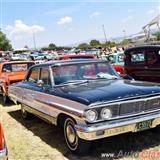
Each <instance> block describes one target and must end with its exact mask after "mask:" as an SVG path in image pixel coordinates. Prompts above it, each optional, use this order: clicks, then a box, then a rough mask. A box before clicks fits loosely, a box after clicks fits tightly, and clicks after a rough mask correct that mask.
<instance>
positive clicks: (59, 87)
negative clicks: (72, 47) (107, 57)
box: [9, 59, 160, 153]
mask: <svg viewBox="0 0 160 160" xmlns="http://www.w3.org/2000/svg"><path fill="white" fill-rule="evenodd" d="M9 97H10V98H11V99H12V100H13V101H14V102H16V103H17V102H19V103H21V104H22V109H21V111H22V117H23V118H27V116H28V115H29V114H30V113H32V114H35V115H37V116H38V117H41V118H42V119H44V120H47V121H49V122H51V123H52V124H54V125H58V126H60V127H61V128H62V129H63V132H64V137H65V141H66V144H67V146H68V148H69V149H70V150H71V151H72V152H74V153H82V152H86V151H87V150H88V149H89V146H90V144H91V141H92V140H96V139H101V138H105V137H110V136H114V135H118V134H122V133H126V132H137V131H142V130H145V129H150V128H153V127H156V126H158V125H159V124H160V85H158V84H156V83H149V82H138V81H133V80H126V79H121V78H120V77H119V76H118V75H117V73H116V72H115V70H114V69H113V68H112V67H111V65H109V64H108V63H106V62H105V61H103V60H98V59H88V60H87V59H84V60H68V61H53V62H46V63H43V64H38V65H35V66H33V67H31V68H30V70H29V71H28V74H27V75H26V78H25V80H24V81H22V82H19V83H17V84H13V85H11V86H10V87H9Z"/></svg>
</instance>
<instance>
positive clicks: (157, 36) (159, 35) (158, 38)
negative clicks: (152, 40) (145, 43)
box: [154, 32, 160, 41]
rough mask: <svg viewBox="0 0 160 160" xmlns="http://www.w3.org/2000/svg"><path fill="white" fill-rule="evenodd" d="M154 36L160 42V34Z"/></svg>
mask: <svg viewBox="0 0 160 160" xmlns="http://www.w3.org/2000/svg"><path fill="white" fill-rule="evenodd" d="M154 35H155V36H156V40H157V41H160V32H156V33H155V34H154Z"/></svg>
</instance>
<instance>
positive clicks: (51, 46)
mask: <svg viewBox="0 0 160 160" xmlns="http://www.w3.org/2000/svg"><path fill="white" fill-rule="evenodd" d="M55 48H56V45H55V44H54V43H50V44H49V45H48V49H51V50H52V49H55Z"/></svg>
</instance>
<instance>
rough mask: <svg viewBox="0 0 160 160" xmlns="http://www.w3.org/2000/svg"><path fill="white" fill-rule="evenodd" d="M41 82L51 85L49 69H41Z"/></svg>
mask: <svg viewBox="0 0 160 160" xmlns="http://www.w3.org/2000/svg"><path fill="white" fill-rule="evenodd" d="M40 80H42V81H43V83H44V84H45V85H51V79H50V72H49V68H48V67H44V68H41V74H40Z"/></svg>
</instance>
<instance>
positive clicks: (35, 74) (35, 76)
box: [27, 68, 39, 83]
mask: <svg viewBox="0 0 160 160" xmlns="http://www.w3.org/2000/svg"><path fill="white" fill-rule="evenodd" d="M38 80H39V68H33V69H32V70H31V72H30V75H29V77H28V78H27V81H28V82H32V83H37V82H38Z"/></svg>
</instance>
